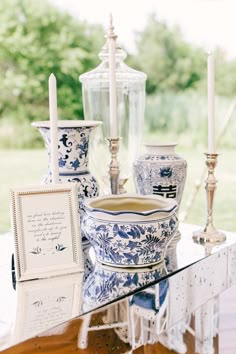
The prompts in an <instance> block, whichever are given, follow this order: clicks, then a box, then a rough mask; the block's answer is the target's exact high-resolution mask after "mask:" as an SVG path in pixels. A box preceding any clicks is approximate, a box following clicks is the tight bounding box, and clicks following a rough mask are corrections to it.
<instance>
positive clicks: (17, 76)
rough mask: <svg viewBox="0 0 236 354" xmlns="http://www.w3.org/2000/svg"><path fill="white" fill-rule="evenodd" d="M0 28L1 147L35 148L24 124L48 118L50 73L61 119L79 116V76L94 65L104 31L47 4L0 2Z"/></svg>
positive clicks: (34, 137)
mask: <svg viewBox="0 0 236 354" xmlns="http://www.w3.org/2000/svg"><path fill="white" fill-rule="evenodd" d="M0 23H1V26H0V75H1V80H0V91H1V99H0V119H1V127H0V135H1V137H0V138H1V139H0V140H1V145H2V146H9V145H10V146H11V147H30V146H35V145H37V144H38V142H37V136H38V135H37V134H36V135H34V134H32V133H30V132H31V130H32V131H33V129H32V128H31V127H30V125H29V122H31V121H33V120H45V119H48V77H49V75H50V73H51V72H53V73H54V74H55V75H56V78H57V88H58V108H59V116H60V118H61V119H63V118H64V119H81V118H82V117H83V108H82V98H81V85H80V84H79V81H78V76H79V75H80V74H81V73H83V72H85V71H87V70H88V69H90V68H93V67H94V66H95V65H97V63H98V57H97V53H98V51H99V50H100V48H101V46H102V44H103V42H104V39H103V29H102V28H101V27H100V26H94V25H89V24H87V23H85V22H79V21H76V20H74V19H73V18H72V17H71V16H69V15H68V14H65V13H62V12H60V11H58V10H57V9H55V8H54V7H53V6H52V5H50V4H49V3H48V2H47V1H46V0H40V1H31V0H1V1H0ZM6 131H7V134H6ZM6 135H7V136H8V138H7V136H6ZM9 136H10V137H11V139H9Z"/></svg>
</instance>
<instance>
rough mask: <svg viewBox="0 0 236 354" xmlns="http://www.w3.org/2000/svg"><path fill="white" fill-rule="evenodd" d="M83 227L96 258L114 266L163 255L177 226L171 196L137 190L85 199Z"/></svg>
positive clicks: (157, 259)
mask: <svg viewBox="0 0 236 354" xmlns="http://www.w3.org/2000/svg"><path fill="white" fill-rule="evenodd" d="M84 205H85V215H84V217H83V220H82V225H81V227H82V230H83V232H84V233H85V234H86V236H87V238H88V239H89V241H90V243H91V244H92V246H93V247H94V251H95V255H96V259H97V260H98V261H99V262H101V263H103V264H106V265H110V266H116V267H145V266H150V265H153V264H156V263H159V262H161V261H162V260H163V259H164V255H165V251H166V248H167V245H168V243H169V242H170V240H171V239H172V237H174V235H175V233H176V231H177V229H178V220H177V216H176V212H175V211H176V208H177V203H176V201H175V200H174V199H165V198H163V197H160V196H154V195H150V196H147V195H145V196H143V195H136V194H125V195H115V196H114V195H110V196H103V197H98V198H95V199H87V200H86V201H85V203H84Z"/></svg>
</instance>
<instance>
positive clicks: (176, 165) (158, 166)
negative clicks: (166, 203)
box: [134, 143, 187, 209]
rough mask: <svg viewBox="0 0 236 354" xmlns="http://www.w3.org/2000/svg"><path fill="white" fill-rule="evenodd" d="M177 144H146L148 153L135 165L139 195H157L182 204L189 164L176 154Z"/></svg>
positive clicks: (135, 177)
mask: <svg viewBox="0 0 236 354" xmlns="http://www.w3.org/2000/svg"><path fill="white" fill-rule="evenodd" d="M176 145H177V144H175V143H170V144H145V149H146V152H145V153H144V155H142V156H140V157H139V158H138V159H137V160H136V161H135V163H134V182H135V187H136V191H137V193H139V194H155V195H160V196H162V197H165V198H173V199H175V200H176V201H177V203H178V209H179V206H180V203H181V199H182V195H183V190H184V186H185V181H186V173H187V162H186V161H185V159H183V158H182V157H180V156H179V155H178V154H176V152H175V146H176Z"/></svg>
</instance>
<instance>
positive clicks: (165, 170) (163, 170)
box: [160, 167, 172, 178]
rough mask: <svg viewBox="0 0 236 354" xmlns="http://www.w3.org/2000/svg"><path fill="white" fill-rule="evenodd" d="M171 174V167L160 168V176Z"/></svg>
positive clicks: (169, 175)
mask: <svg viewBox="0 0 236 354" xmlns="http://www.w3.org/2000/svg"><path fill="white" fill-rule="evenodd" d="M171 176H172V168H171V167H162V168H160V177H168V178H170V177H171Z"/></svg>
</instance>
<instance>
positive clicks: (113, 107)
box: [108, 16, 118, 139]
mask: <svg viewBox="0 0 236 354" xmlns="http://www.w3.org/2000/svg"><path fill="white" fill-rule="evenodd" d="M108 48H109V103H110V138H113V139H115V138H118V127H117V102H116V35H115V34H114V32H113V25H112V16H110V33H109V34H108Z"/></svg>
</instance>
